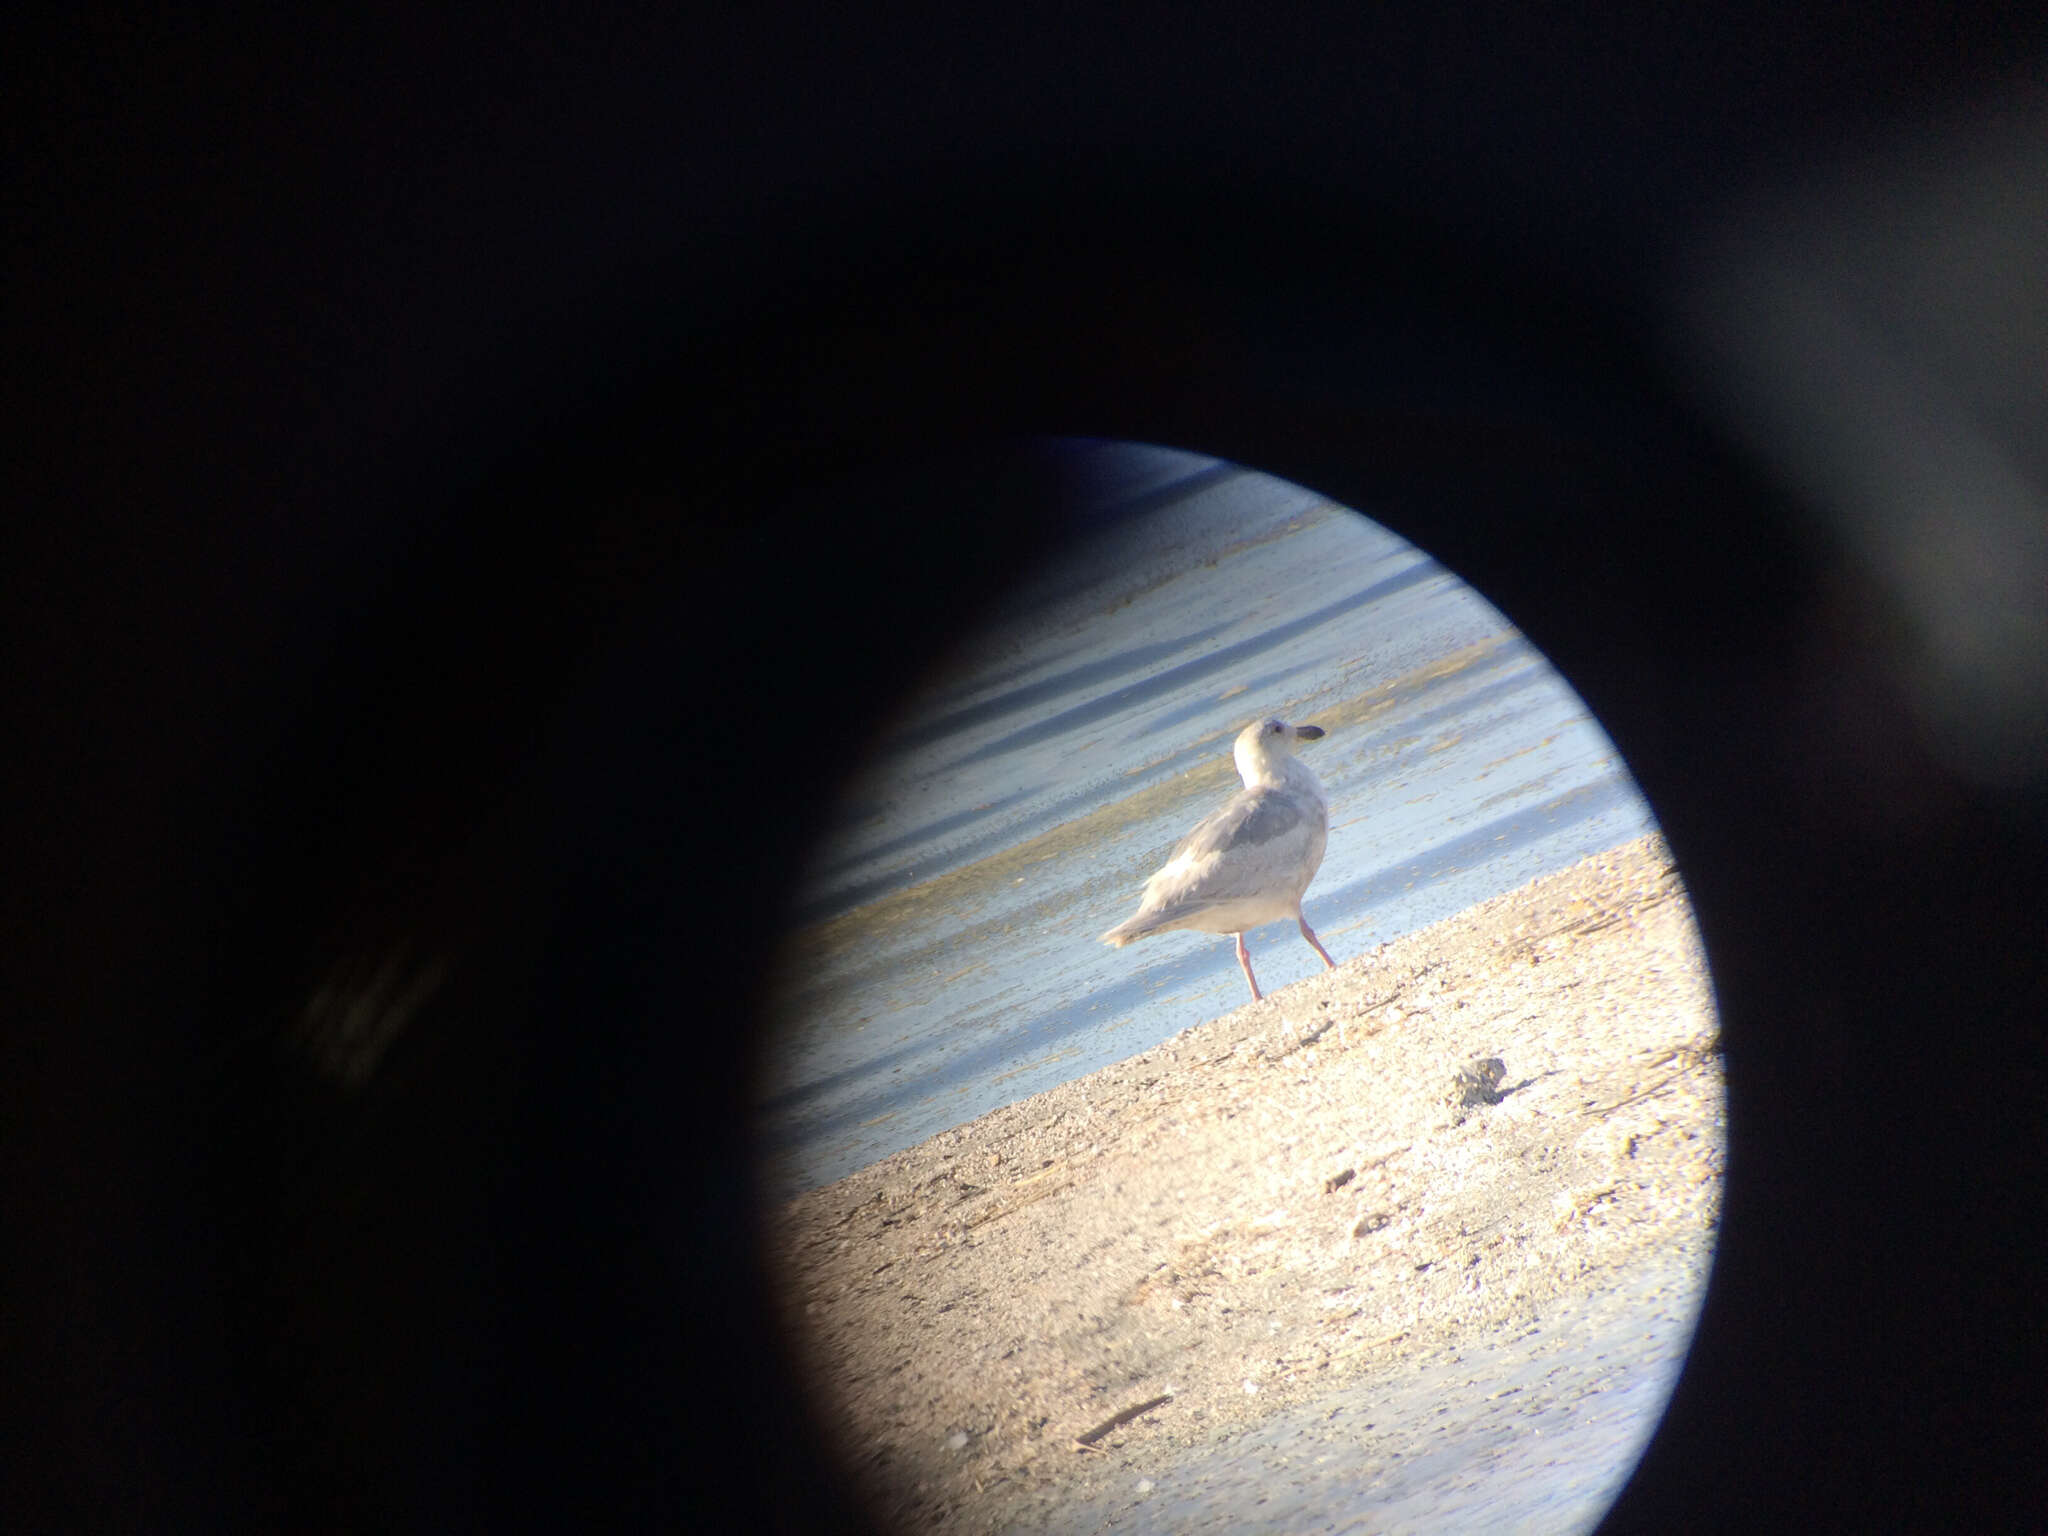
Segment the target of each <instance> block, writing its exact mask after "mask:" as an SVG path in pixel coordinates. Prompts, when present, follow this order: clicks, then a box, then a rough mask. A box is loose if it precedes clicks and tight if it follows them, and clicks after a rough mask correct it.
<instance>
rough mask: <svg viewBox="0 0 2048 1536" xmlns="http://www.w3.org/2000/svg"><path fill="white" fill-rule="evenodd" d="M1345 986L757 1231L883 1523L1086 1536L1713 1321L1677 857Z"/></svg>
mask: <svg viewBox="0 0 2048 1536" xmlns="http://www.w3.org/2000/svg"><path fill="white" fill-rule="evenodd" d="M1309 908H1310V910H1311V911H1313V909H1314V895H1313V892H1311V894H1310V899H1309ZM1274 931H1275V932H1278V930H1277V929H1275V930H1274ZM1289 939H1290V940H1292V935H1291V934H1290V935H1289ZM1150 942H1163V943H1186V942H1191V936H1169V937H1166V938H1163V939H1160V940H1154V941H1150ZM1214 942H1218V943H1226V942H1228V941H1227V940H1216V941H1214ZM1294 942H1298V941H1294ZM1337 959H1338V960H1339V962H1340V963H1339V966H1338V968H1337V969H1336V970H1334V971H1329V972H1325V973H1323V974H1322V975H1319V976H1316V977H1313V978H1311V979H1308V980H1305V981H1302V982H1299V983H1297V984H1295V985H1293V986H1289V987H1286V988H1284V989H1283V990H1281V991H1278V992H1276V993H1273V994H1271V995H1269V996H1268V997H1267V998H1266V999H1265V1000H1264V1001H1262V1002H1259V1003H1247V1005H1246V1006H1243V1007H1240V1008H1237V1009H1236V1010H1234V1011H1233V1012H1231V1013H1228V1014H1226V1015H1224V1016H1222V1017H1220V1018H1217V1019H1214V1020H1212V1021H1210V1022H1208V1023H1206V1024H1202V1025H1199V1026H1197V1027H1195V1028H1192V1029H1189V1030H1185V1031H1183V1032H1182V1033H1181V1034H1179V1035H1177V1036H1175V1037H1174V1038H1172V1039H1170V1040H1168V1041H1166V1042H1164V1043H1163V1044H1161V1045H1159V1046H1157V1047H1155V1048H1154V1049H1152V1050H1149V1051H1146V1052H1145V1053H1143V1054H1142V1055H1139V1056H1136V1057H1133V1058H1131V1059H1130V1060H1128V1061H1125V1062H1122V1063H1120V1064H1118V1065H1116V1066H1114V1067H1110V1068H1107V1069H1105V1070H1103V1071H1101V1072H1097V1073H1095V1074H1094V1075H1092V1076H1089V1077H1086V1078H1082V1079H1079V1080H1077V1081H1074V1082H1070V1083H1067V1084H1065V1085H1063V1086H1061V1087H1059V1088H1056V1089H1053V1090H1051V1091H1049V1092H1046V1093H1042V1094H1039V1095H1037V1096H1035V1097H1033V1098H1030V1099H1027V1100H1024V1101H1022V1102H1020V1103H1017V1104H1014V1105H1011V1106H1009V1107H1007V1108H1004V1109H1001V1110H997V1111H995V1112H993V1113H991V1114H988V1115H985V1116H983V1117H982V1118H980V1119H979V1120H976V1121H974V1122H972V1123H970V1124H967V1125H963V1126H960V1127H957V1128H955V1129H953V1130H950V1131H946V1132H944V1133H942V1134H940V1135H938V1136H935V1137H933V1138H931V1139H930V1140H929V1141H927V1142H925V1143H924V1144H922V1145H920V1146H916V1147H912V1148H909V1149H907V1150H905V1151H903V1152H900V1153H897V1154H896V1155H894V1156H892V1157H889V1158H887V1159H885V1160H884V1161H882V1162H880V1163H877V1164H875V1165H873V1166H871V1167H869V1168H865V1169H862V1170H861V1171H859V1172H857V1173H854V1174H852V1175H850V1176H848V1177H846V1178H844V1179H841V1180H839V1181H838V1182H836V1183H834V1184H830V1185H827V1186H825V1187H823V1188H819V1189H815V1190H812V1191H809V1192H808V1193H806V1194H803V1195H801V1196H799V1197H797V1198H796V1199H794V1200H792V1201H790V1202H788V1203H787V1204H786V1205H784V1206H782V1207H781V1208H780V1209H777V1210H775V1211H772V1212H770V1213H769V1215H768V1219H767V1225H768V1231H767V1234H766V1238H767V1243H768V1247H769V1252H770V1254H771V1262H772V1264H773V1265H774V1268H775V1270H776V1274H777V1280H778V1283H779V1286H780V1290H781V1297H780V1300H781V1303H782V1305H783V1306H784V1308H785V1309H786V1313H787V1316H788V1319H789V1326H790V1329H791V1333H792V1337H793V1342H794V1347H795V1349H796V1351H797V1354H798V1356H799V1358H800V1359H801V1360H802V1361H803V1362H804V1363H805V1370H806V1374H807V1376H808V1377H809V1379H810V1380H811V1382H812V1383H813V1384H814V1389H815V1392H816V1394H817V1402H818V1406H819V1410H820V1414H821V1417H822V1418H824V1419H825V1420H826V1421H827V1422H828V1423H829V1424H832V1425H834V1426H836V1429H837V1433H838V1435H839V1437H840V1444H841V1450H842V1453H843V1456H844V1459H845V1461H846V1464H847V1466H848V1467H849V1469H850V1471H851V1473H852V1475H853V1476H854V1477H855V1478H856V1479H857V1480H858V1481H859V1482H860V1484H861V1485H862V1486H863V1487H864V1488H865V1489H866V1490H867V1492H868V1494H869V1495H870V1497H871V1498H872V1500H873V1502H874V1505H875V1508H876V1513H877V1515H878V1516H879V1517H880V1518H881V1519H883V1520H884V1521H886V1522H888V1523H889V1524H890V1525H892V1526H894V1527H896V1528H899V1529H907V1530H931V1531H939V1530H975V1531H981V1530H991V1529H1012V1528H1052V1529H1059V1528H1071V1527H1072V1526H1073V1525H1074V1524H1075V1522H1076V1520H1077V1519H1079V1516H1080V1514H1081V1512H1083V1511H1087V1512H1088V1513H1087V1518H1086V1519H1085V1520H1081V1521H1080V1528H1084V1529H1096V1528H1099V1527H1100V1526H1101V1525H1103V1524H1105V1523H1108V1517H1104V1516H1103V1515H1102V1511H1103V1510H1106V1509H1113V1508H1114V1507H1115V1504H1116V1501H1117V1500H1120V1499H1121V1500H1125V1501H1130V1500H1137V1499H1142V1498H1143V1497H1144V1495H1145V1493H1146V1491H1147V1490H1149V1489H1150V1488H1152V1487H1153V1486H1155V1484H1163V1483H1166V1482H1169V1481H1170V1479H1171V1477H1172V1474H1173V1471H1174V1469H1175V1468H1185V1467H1187V1466H1189V1465H1191V1464H1192V1463H1194V1462H1195V1461H1198V1460H1200V1459H1201V1458H1202V1457H1204V1456H1205V1455H1208V1454H1210V1453H1212V1452H1213V1451H1214V1449H1215V1447H1217V1446H1218V1445H1219V1444H1221V1443H1223V1442H1224V1441H1226V1440H1228V1439H1230V1438H1231V1437H1232V1436H1242V1435H1244V1434H1245V1433H1246V1431H1247V1430H1248V1429H1254V1428H1256V1427H1257V1426H1259V1425H1262V1424H1264V1425H1268V1426H1270V1425H1272V1424H1276V1423H1280V1422H1283V1420H1284V1417H1285V1416H1286V1415H1288V1414H1290V1413H1299V1412H1300V1411H1302V1410H1304V1409H1305V1408H1306V1407H1309V1406H1312V1405H1314V1404H1316V1403H1318V1402H1319V1401H1320V1400H1322V1399H1325V1398H1328V1397H1330V1395H1331V1394H1333V1393H1336V1392H1340V1391H1355V1389H1357V1388H1359V1387H1361V1386H1367V1387H1371V1386H1374V1385H1376V1384H1377V1385H1380V1386H1383V1387H1384V1388H1385V1389H1386V1391H1385V1393H1384V1394H1383V1397H1384V1400H1385V1401H1387V1402H1390V1403H1391V1402H1394V1401H1396V1400H1397V1399H1398V1398H1399V1397H1400V1393H1399V1391H1398V1388H1399V1387H1400V1386H1401V1384H1402V1383H1404V1382H1407V1383H1409V1384H1411V1385H1412V1384H1413V1383H1414V1382H1416V1381H1419V1380H1421V1379H1423V1376H1424V1375H1425V1374H1426V1373H1427V1372H1428V1371H1430V1370H1431V1368H1432V1367H1434V1366H1440V1365H1441V1364H1442V1363H1443V1362H1445V1361H1448V1360H1453V1359H1457V1358H1461V1357H1460V1356H1459V1351H1461V1350H1464V1351H1475V1352H1483V1351H1485V1350H1489V1349H1490V1350H1493V1351H1494V1352H1495V1355H1496V1356H1498V1358H1500V1359H1501V1360H1503V1361H1505V1362H1508V1364H1504V1365H1502V1366H1499V1367H1497V1369H1501V1370H1507V1369H1510V1368H1511V1366H1512V1362H1513V1361H1515V1360H1517V1359H1521V1358H1524V1357H1526V1356H1528V1354H1529V1353H1530V1351H1533V1350H1537V1349H1539V1348H1540V1347H1541V1345H1542V1340H1543V1337H1544V1333H1545V1330H1546V1328H1547V1327H1561V1326H1562V1323H1561V1322H1560V1320H1561V1319H1563V1318H1565V1317H1566V1316H1568V1315H1573V1314H1574V1309H1578V1310H1579V1311H1583V1310H1584V1309H1585V1308H1587V1307H1588V1306H1589V1305H1595V1304H1597V1303H1598V1302H1599V1301H1600V1299H1601V1298H1604V1297H1617V1296H1621V1295H1624V1294H1628V1295H1634V1294H1636V1293H1638V1292H1640V1291H1641V1290H1642V1289H1643V1287H1644V1286H1646V1285H1651V1286H1652V1287H1653V1288H1654V1289H1655V1291H1656V1293H1657V1295H1658V1296H1659V1297H1660V1304H1661V1305H1663V1306H1665V1307H1666V1308H1667V1309H1669V1308H1671V1307H1673V1306H1680V1307H1690V1306H1695V1305H1696V1302H1695V1301H1694V1300H1693V1297H1695V1296H1696V1295H1697V1292H1698V1289H1699V1287H1700V1286H1701V1285H1703V1284H1704V1276H1705V1272H1706V1266H1707V1263H1708V1261H1709V1258H1710V1255H1711V1250H1712V1243H1713V1228H1714V1223H1715V1219H1716V1212H1717V1209H1718V1204H1719V1198H1720V1177H1721V1170H1722V1162H1723V1155H1724V1146H1725V1111H1724V1101H1723V1094H1722V1086H1721V1075H1720V1068H1719V1061H1718V1058H1717V1056H1716V1054H1715V1023H1714V1013H1713V1005H1712V1000H1711V994H1710V989H1709V985H1708V979H1707V974H1706V969H1705V965H1704V961H1703V958H1702V955H1701V952H1700V948H1699V942H1698V937H1697V933H1696V930H1695V929H1694V926H1693V922H1692V917H1691V911H1690V907H1689V905H1688V903H1687V901H1686V899H1685V894H1684V890H1683V887H1682V885H1681V883H1680V880H1679V877H1678V875H1677V873H1676V871H1675V870H1674V869H1673V868H1672V865H1671V861H1670V857H1669V854H1668V851H1667V850H1666V848H1665V846H1664V845H1663V843H1662V841H1661V839H1658V838H1656V837H1649V838H1644V839H1641V840H1638V841H1636V842H1633V843H1630V844H1627V845H1625V846H1623V847H1620V848H1616V849H1613V850H1611V851H1609V852H1607V853H1604V854H1599V855H1596V856H1594V857H1592V858H1589V859H1586V860H1583V861H1581V862H1580V863H1578V864H1577V865H1574V866H1572V867H1570V868H1568V869H1565V870H1563V871H1561V872H1559V873H1557V874H1554V875H1551V876H1548V877H1545V878H1543V879H1540V880H1537V881H1534V882H1532V883H1531V884H1529V885H1527V886H1524V887H1522V888H1521V889H1519V890H1516V891H1513V892H1510V893H1508V894H1506V895H1504V896H1500V897H1497V898H1495V899H1493V900H1491V901H1488V902H1486V903H1483V904H1482V905H1480V906H1477V907H1474V908H1472V909H1470V910H1469V911H1466V912H1464V913H1461V914H1459V915H1458V916H1456V917H1453V918H1450V919H1448V920H1446V921H1444V922H1441V923H1438V924H1436V925H1435V926H1433V927H1430V928H1426V929H1423V930H1421V931H1419V932H1416V933H1413V934H1410V935H1408V936H1407V937H1405V938H1403V939H1401V940H1399V941H1397V942H1394V943H1391V944H1387V945H1384V946H1381V947H1379V948H1377V949H1374V950H1370V951H1367V952H1366V953H1364V954H1357V955H1350V956H1346V955H1344V954H1342V953H1341V952H1340V953H1339V954H1338V955H1337ZM1489 1063H1492V1064H1493V1065H1489ZM1674 1298H1675V1300H1674ZM1517 1341H1528V1342H1526V1343H1517ZM1506 1346H1514V1347H1513V1348H1506ZM1477 1357H1478V1355H1477V1354H1476V1353H1475V1358H1477ZM1488 1358H1494V1356H1489V1357H1488ZM1483 1386H1484V1383H1483V1382H1480V1383H1477V1384H1476V1385H1474V1386H1473V1387H1472V1390H1474V1391H1475V1392H1476V1391H1478V1390H1479V1388H1480V1387H1483ZM1507 1390H1516V1389H1502V1391H1507ZM1482 1395H1483V1394H1482ZM1493 1395H1494V1396H1495V1397H1499V1396H1501V1395H1502V1392H1501V1391H1497V1392H1495V1393H1494V1394H1493ZM1380 1417H1381V1419H1382V1420H1383V1422H1379V1423H1375V1424H1368V1425H1365V1426H1364V1429H1365V1430H1367V1431H1370V1432H1371V1434H1370V1435H1368V1436H1367V1440H1368V1441H1370V1440H1371V1437H1372V1436H1374V1435H1376V1436H1379V1437H1380V1439H1381V1441H1382V1442H1384V1444H1386V1445H1394V1444H1397V1443H1398V1441H1399V1437H1400V1436H1401V1435H1402V1434H1404V1433H1413V1432H1414V1427H1413V1426H1407V1427H1406V1428H1404V1427H1403V1426H1402V1425H1401V1424H1399V1423H1395V1422H1392V1420H1391V1419H1390V1418H1389V1417H1388V1415H1385V1414H1383V1415H1381V1416H1380ZM1644 1427H1645V1429H1647V1425H1645V1426H1644ZM1390 1437H1391V1438H1390ZM1390 1454H1392V1453H1390ZM1133 1490H1135V1491H1133Z"/></svg>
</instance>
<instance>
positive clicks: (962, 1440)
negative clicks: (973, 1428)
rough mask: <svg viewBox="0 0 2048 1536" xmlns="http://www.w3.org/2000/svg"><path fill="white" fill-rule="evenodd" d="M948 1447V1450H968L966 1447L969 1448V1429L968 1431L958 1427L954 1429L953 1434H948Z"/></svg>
mask: <svg viewBox="0 0 2048 1536" xmlns="http://www.w3.org/2000/svg"><path fill="white" fill-rule="evenodd" d="M946 1449H947V1450H949V1451H964V1450H966V1449H967V1431H966V1430H964V1429H956V1430H954V1431H953V1433H952V1434H950V1435H948V1436H946Z"/></svg>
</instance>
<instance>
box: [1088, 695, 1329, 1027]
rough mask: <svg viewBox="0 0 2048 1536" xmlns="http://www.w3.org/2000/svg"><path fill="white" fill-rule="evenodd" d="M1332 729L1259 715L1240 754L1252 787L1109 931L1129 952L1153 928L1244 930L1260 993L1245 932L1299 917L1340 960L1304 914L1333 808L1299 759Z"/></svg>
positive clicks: (1241, 960) (1206, 823)
mask: <svg viewBox="0 0 2048 1536" xmlns="http://www.w3.org/2000/svg"><path fill="white" fill-rule="evenodd" d="M1322 734H1323V732H1322V727H1320V726H1315V725H1289V724H1288V723H1287V722H1286V721H1285V720H1259V721H1255V722H1253V723H1252V724H1250V725H1248V726H1246V727H1245V728H1244V729H1243V730H1241V731H1239V732H1238V733H1237V744H1236V746H1235V747H1233V748H1232V749H1231V756H1232V757H1233V758H1235V759H1236V761H1237V776H1238V777H1239V778H1241V779H1243V780H1244V788H1243V789H1241V790H1239V791H1238V792H1237V793H1236V794H1234V795H1232V796H1231V797H1230V800H1229V802H1228V803H1227V804H1226V805H1224V807H1223V808H1222V809H1221V810H1219V811H1217V812H1216V813H1215V814H1214V815H1212V816H1208V817H1205V818H1203V820H1202V821H1201V823H1200V824H1199V825H1197V826H1196V828H1195V830H1194V831H1192V832H1190V833H1189V834H1188V835H1187V837H1186V838H1184V839H1183V840H1182V842H1181V845H1180V846H1179V847H1178V848H1176V849H1174V850H1173V857H1172V858H1170V859H1168V860H1167V861H1166V866H1165V868H1163V869H1161V870H1160V871H1159V873H1158V874H1156V875H1154V876H1153V877H1152V878H1151V879H1150V880H1147V881H1146V882H1145V894H1144V896H1143V898H1141V899H1140V901H1139V902H1138V910H1137V911H1136V912H1135V913H1133V914H1132V915H1131V916H1130V917H1129V918H1127V919H1125V920H1124V921H1123V922H1121V923H1118V924H1117V925H1116V926H1115V927H1114V928H1112V929H1110V930H1109V932H1107V933H1105V934H1104V935H1103V936H1102V942H1103V943H1105V944H1109V945H1113V946H1114V947H1116V948H1118V949H1121V948H1123V947H1124V945H1126V944H1128V943H1130V942H1131V941H1132V940H1133V939H1142V938H1144V937H1145V935H1147V934H1148V933H1166V932H1168V931H1170V930H1172V929H1175V928H1194V929H1198V930H1200V931H1201V932H1203V933H1232V934H1235V935H1237V963H1238V964H1239V965H1240V966H1242V967H1244V979H1245V981H1246V982H1247V983H1248V984H1249V985H1250V986H1251V989H1252V1001H1253V1002H1258V1001H1259V998H1260V995H1261V994H1260V992H1259V979H1258V977H1256V976H1254V975H1253V974H1252V957H1251V955H1250V953H1249V952H1248V951H1247V950H1246V949H1245V947H1244V935H1245V930H1246V929H1248V928H1256V927H1258V926H1259V925H1260V924H1261V923H1272V922H1278V921H1279V920H1280V919H1281V918H1283V917H1291V918H1293V919H1294V921H1295V922H1296V923H1297V924H1298V925H1299V926H1300V928H1301V936H1302V937H1303V938H1304V939H1307V940H1308V942H1309V944H1310V945H1311V946H1313V948H1314V949H1315V952H1316V953H1317V954H1319V955H1321V956H1322V957H1323V964H1324V965H1326V966H1329V967H1330V968H1331V969H1333V970H1334V969H1335V968H1336V965H1337V962H1336V961H1334V960H1332V959H1331V958H1330V952H1329V951H1328V950H1327V949H1325V948H1323V943H1322V940H1320V939H1318V938H1317V937H1316V932H1315V930H1314V929H1313V928H1311V927H1309V925H1308V919H1307V918H1305V917H1303V916H1302V915H1301V893H1302V892H1303V891H1305V890H1307V889H1308V883H1309V881H1311V880H1313V879H1314V878H1315V874H1316V870H1317V868H1318V867H1319V866H1320V865H1321V864H1322V862H1323V844H1324V843H1325V842H1327V841H1328V840H1329V835H1330V807H1329V803H1328V802H1327V801H1326V800H1324V799H1323V786H1322V785H1320V784H1318V783H1317V782H1316V776H1315V775H1314V774H1312V773H1310V772H1309V771H1308V769H1307V768H1306V767H1304V766H1303V765H1302V764H1301V763H1300V762H1299V761H1297V760H1296V758H1295V756H1294V744H1295V743H1296V742H1298V741H1314V740H1315V739H1316V738H1317V737H1319V736H1321V735H1322Z"/></svg>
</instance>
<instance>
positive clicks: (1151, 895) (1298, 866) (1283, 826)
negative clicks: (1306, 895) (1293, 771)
mask: <svg viewBox="0 0 2048 1536" xmlns="http://www.w3.org/2000/svg"><path fill="white" fill-rule="evenodd" d="M1313 839H1314V827H1313V824H1312V822H1311V817H1310V810H1309V808H1308V807H1305V806H1303V805H1302V804H1301V802H1300V801H1298V800H1297V799H1296V798H1295V797H1294V796H1292V795H1289V794H1288V793H1287V792H1286V791H1284V790H1278V789H1263V788H1262V789H1246V790H1240V791H1239V792H1238V793H1237V794H1235V795H1233V796H1232V797H1231V799H1230V802H1229V803H1228V804H1227V805H1225V806H1224V807H1223V809H1221V810H1220V811H1218V812H1216V814H1215V815H1213V816H1210V817H1208V818H1207V819H1206V820H1204V821H1203V822H1202V823H1201V824H1200V825H1199V826H1197V827H1196V828H1195V829H1194V831H1192V832H1190V833H1189V834H1188V835H1187V836H1186V837H1185V838H1183V839H1182V840H1181V844H1180V846H1179V847H1178V848H1176V849H1174V851H1173V857H1172V858H1170V859H1169V860H1167V862H1166V866H1165V868H1163V869H1161V870H1160V871H1159V873H1158V874H1156V875H1154V876H1153V877H1152V879H1151V881H1150V882H1149V883H1148V885H1147V887H1146V892H1145V894H1146V901H1147V904H1148V905H1151V904H1154V903H1157V902H1160V901H1162V900H1163V901H1167V902H1173V903H1176V904H1179V903H1189V904H1193V903H1201V904H1210V903H1215V902H1225V901H1240V900H1244V899H1246V898H1249V897H1255V896H1263V895H1268V894H1271V893H1272V892H1274V891H1276V890H1285V889H1288V888H1289V887H1291V886H1294V885H1296V884H1301V885H1305V884H1307V882H1308V877H1309V875H1310V874H1311V873H1312V872H1313V871H1312V869H1311V868H1310V866H1309V857H1310V854H1309V849H1310V844H1311V842H1312V841H1313Z"/></svg>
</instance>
